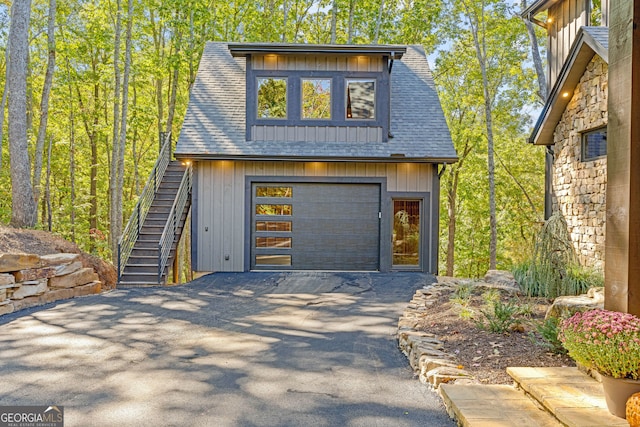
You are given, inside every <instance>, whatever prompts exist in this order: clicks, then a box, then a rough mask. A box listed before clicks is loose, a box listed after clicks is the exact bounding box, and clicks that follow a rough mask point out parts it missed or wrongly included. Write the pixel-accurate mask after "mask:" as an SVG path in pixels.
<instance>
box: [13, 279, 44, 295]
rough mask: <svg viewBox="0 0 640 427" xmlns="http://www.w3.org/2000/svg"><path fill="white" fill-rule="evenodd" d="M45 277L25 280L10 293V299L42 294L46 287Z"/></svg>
mask: <svg viewBox="0 0 640 427" xmlns="http://www.w3.org/2000/svg"><path fill="white" fill-rule="evenodd" d="M47 283H48V281H47V279H40V280H35V281H31V282H25V283H23V284H22V286H20V288H18V289H16V290H15V291H14V292H13V293H12V294H11V299H12V300H17V299H23V298H26V297H31V296H34V295H42V294H43V293H45V292H46V291H47V289H48V287H47Z"/></svg>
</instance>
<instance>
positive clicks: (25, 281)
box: [0, 253, 102, 315]
mask: <svg viewBox="0 0 640 427" xmlns="http://www.w3.org/2000/svg"><path fill="white" fill-rule="evenodd" d="M101 290H102V282H100V280H99V278H98V274H97V273H96V272H95V271H94V269H93V268H84V267H83V266H82V262H80V254H71V253H57V254H51V255H43V256H39V255H34V254H6V253H5V254H0V315H3V314H8V313H13V312H14V311H18V310H22V309H24V308H29V307H34V306H37V305H42V304H47V303H49V302H53V301H57V300H60V299H68V298H73V297H77V296H84V295H89V294H97V293H100V291H101Z"/></svg>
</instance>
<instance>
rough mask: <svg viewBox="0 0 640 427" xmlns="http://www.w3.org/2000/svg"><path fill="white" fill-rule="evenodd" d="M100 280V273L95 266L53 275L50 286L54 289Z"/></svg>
mask: <svg viewBox="0 0 640 427" xmlns="http://www.w3.org/2000/svg"><path fill="white" fill-rule="evenodd" d="M98 280H99V278H98V275H97V274H96V272H95V271H94V270H93V268H82V269H80V270H78V271H76V272H74V273H71V274H67V275H66V276H57V277H52V278H51V279H49V287H50V288H52V289H66V288H74V287H76V286H80V285H85V284H87V283H90V282H94V281H98Z"/></svg>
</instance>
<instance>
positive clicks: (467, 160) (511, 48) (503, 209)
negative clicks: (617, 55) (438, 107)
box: [434, 0, 544, 277]
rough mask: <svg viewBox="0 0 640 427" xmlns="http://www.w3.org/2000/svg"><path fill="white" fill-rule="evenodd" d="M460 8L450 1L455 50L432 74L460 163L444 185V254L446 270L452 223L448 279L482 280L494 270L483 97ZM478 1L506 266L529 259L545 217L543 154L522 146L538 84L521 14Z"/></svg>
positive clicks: (446, 30)
mask: <svg viewBox="0 0 640 427" xmlns="http://www.w3.org/2000/svg"><path fill="white" fill-rule="evenodd" d="M461 3H462V2H461V1H457V0H452V1H451V4H450V8H449V9H448V10H449V16H448V18H447V19H446V20H445V21H446V22H447V24H446V25H443V27H441V30H442V34H443V37H445V38H446V39H448V40H450V41H451V45H450V47H449V48H447V49H443V50H441V51H440V52H439V54H438V58H437V60H436V70H435V73H434V76H435V79H436V84H437V86H438V91H439V95H440V100H441V102H442V106H443V108H444V111H445V116H446V117H447V122H448V124H449V127H450V129H451V134H452V138H453V141H454V145H455V146H456V150H457V151H458V155H459V156H460V157H461V160H462V161H461V162H459V163H458V164H454V165H451V166H450V167H448V168H447V169H446V170H445V173H444V174H443V176H442V180H441V186H442V194H443V197H442V198H441V212H442V215H441V227H440V229H441V233H442V235H441V239H440V241H441V250H440V255H441V266H442V267H443V269H444V268H446V267H447V253H448V250H449V251H451V248H452V245H449V246H447V243H449V236H448V232H449V230H450V224H449V220H450V218H453V219H454V220H455V234H454V235H453V236H452V238H453V239H454V240H453V243H454V244H453V251H454V252H453V255H454V256H453V257H452V258H453V260H450V263H452V264H453V267H452V268H451V271H449V274H456V275H462V276H471V277H478V276H482V275H484V273H485V272H486V270H487V269H488V267H489V243H490V242H489V238H490V226H489V196H488V195H489V184H488V178H487V134H486V123H485V110H484V102H485V100H484V93H483V85H482V75H481V70H480V67H479V65H478V60H477V57H476V52H475V49H474V40H473V34H472V31H471V29H470V28H469V26H468V24H466V22H465V19H464V18H463V17H462V15H463V14H464V8H463V5H462V4H461ZM467 3H469V2H467ZM475 3H477V4H476V6H482V5H484V8H485V9H484V13H485V16H484V20H485V22H487V23H490V25H485V26H484V29H483V31H484V38H485V49H486V64H487V78H488V83H489V85H488V86H489V87H488V89H489V91H488V92H489V97H490V103H491V107H492V116H491V117H492V120H493V130H494V157H495V161H496V170H495V174H496V179H495V181H496V205H497V206H498V209H497V224H498V230H497V231H498V233H497V264H498V268H507V267H509V266H510V265H511V264H512V263H513V262H516V261H521V260H523V259H524V258H526V257H527V255H528V254H530V248H531V241H532V239H533V236H534V235H535V232H536V231H537V230H538V229H539V224H540V221H541V217H542V210H541V209H542V207H543V197H544V190H543V183H544V153H543V151H542V150H536V148H535V147H530V146H526V145H525V143H524V141H525V137H526V135H527V132H528V131H529V128H530V123H531V120H532V118H531V116H530V114H529V110H528V106H530V105H532V104H533V103H534V102H535V91H536V86H535V82H536V80H535V74H534V71H533V69H532V68H531V67H528V66H526V64H527V62H526V61H527V53H528V47H527V46H528V41H527V33H526V30H525V27H524V25H523V24H522V22H521V20H519V19H518V18H517V16H516V15H515V13H514V12H515V11H513V10H510V8H509V7H508V4H507V3H506V2H504V1H502V0H493V1H489V0H487V1H486V2H475ZM480 3H482V4H480ZM456 176H457V178H456ZM451 206H453V209H450V207H451Z"/></svg>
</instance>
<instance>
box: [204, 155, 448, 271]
mask: <svg viewBox="0 0 640 427" xmlns="http://www.w3.org/2000/svg"><path fill="white" fill-rule="evenodd" d="M435 167H436V166H435V165H433V164H425V163H356V162H305V163H303V162H268V161H265V162H260V161H247V162H244V161H230V160H220V161H201V162H197V163H196V164H195V180H196V185H195V188H194V190H195V194H194V202H195V204H196V206H197V207H196V209H197V212H196V217H195V218H194V223H193V225H192V228H193V229H192V233H193V234H194V244H195V246H196V247H195V250H196V251H197V253H196V254H195V255H196V263H195V267H196V269H197V270H198V271H244V268H245V267H244V266H245V256H249V254H245V238H246V236H245V231H246V230H245V220H246V217H245V216H246V215H247V213H248V212H247V207H246V206H245V200H246V194H245V191H246V189H245V181H246V180H245V177H247V176H261V177H282V181H283V182H286V181H287V179H288V178H297V177H300V178H313V177H317V178H318V181H322V178H325V177H329V178H350V177H351V178H354V182H357V179H358V178H385V179H386V183H387V186H386V188H384V189H383V191H386V192H398V193H412V192H416V193H431V194H433V190H434V189H433V185H434V183H433V180H434V168H435ZM425 232H427V233H429V234H430V233H431V231H430V230H425ZM227 258H228V259H227Z"/></svg>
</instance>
